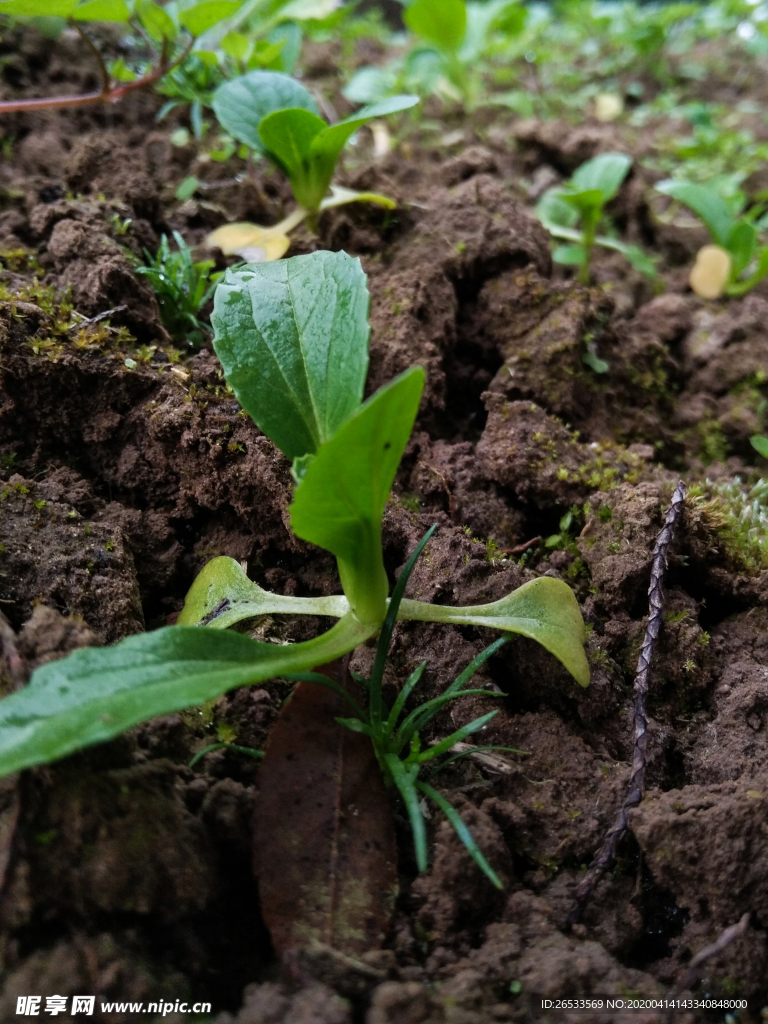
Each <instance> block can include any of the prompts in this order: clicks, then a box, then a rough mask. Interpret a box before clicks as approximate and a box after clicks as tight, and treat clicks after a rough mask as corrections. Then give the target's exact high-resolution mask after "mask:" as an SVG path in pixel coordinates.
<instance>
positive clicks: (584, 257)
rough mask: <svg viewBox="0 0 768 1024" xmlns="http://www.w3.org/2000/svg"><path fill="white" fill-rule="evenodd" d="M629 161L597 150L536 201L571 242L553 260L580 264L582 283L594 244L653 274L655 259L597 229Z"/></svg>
mask: <svg viewBox="0 0 768 1024" xmlns="http://www.w3.org/2000/svg"><path fill="white" fill-rule="evenodd" d="M631 166H632V158H631V157H629V156H627V155H626V153H601V154H600V156H596V157H594V159H592V160H587V162H586V163H584V164H582V165H581V167H578V168H577V169H576V171H575V173H574V175H573V177H572V178H571V180H570V181H567V182H566V183H565V184H564V185H558V186H557V187H555V188H550V189H548V190H547V191H546V192H545V193H544V195H543V196H542V197H541V199H540V200H539V202H538V204H537V206H536V215H537V217H538V218H539V220H540V221H541V223H542V224H543V225H544V227H545V228H546V229H547V231H549V233H550V234H551V235H552V236H553V237H555V238H560V239H563V240H565V241H567V242H569V243H570V244H568V245H561V246H558V247H557V248H556V249H555V251H554V253H553V254H552V258H553V259H554V261H555V263H562V264H565V265H566V266H576V267H578V268H579V274H578V279H579V281H580V282H581V283H582V284H588V283H589V263H590V260H591V257H592V250H593V248H594V247H595V246H596V245H599V246H602V247H603V248H605V249H613V250H615V251H616V252H620V253H621V254H622V255H623V256H625V257H626V259H627V260H628V261H629V263H630V264H631V265H632V266H633V267H634V268H635V270H637V271H639V272H640V273H641V274H645V276H646V277H655V275H656V269H655V267H654V265H653V262H652V261H651V259H650V258H649V257H648V256H646V254H645V253H644V252H643V251H642V249H640V248H638V246H636V245H627V244H626V243H624V242H619V241H618V240H617V239H615V238H610V237H608V236H607V235H598V233H597V231H598V228H599V227H600V225H601V223H602V222H603V220H604V209H605V206H606V204H607V203H609V202H610V201H611V199H613V198H614V197H615V196H616V195H617V193H618V191H619V188H620V187H621V184H622V182H623V181H624V179H625V178H626V176H627V174H628V173H629V169H630V167H631ZM593 368H594V367H593ZM597 372H600V371H597Z"/></svg>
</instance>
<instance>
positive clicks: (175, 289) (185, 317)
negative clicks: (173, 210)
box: [136, 231, 222, 346]
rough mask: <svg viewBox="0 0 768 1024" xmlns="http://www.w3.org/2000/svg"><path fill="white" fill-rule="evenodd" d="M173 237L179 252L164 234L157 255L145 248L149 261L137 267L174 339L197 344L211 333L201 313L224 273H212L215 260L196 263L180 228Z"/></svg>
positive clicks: (137, 271)
mask: <svg viewBox="0 0 768 1024" xmlns="http://www.w3.org/2000/svg"><path fill="white" fill-rule="evenodd" d="M173 239H174V241H175V242H176V246H177V251H176V252H174V251H173V250H172V249H171V247H170V245H169V243H168V239H167V237H166V236H165V235H163V236H162V238H161V240H160V248H159V249H158V250H157V255H156V256H154V257H153V256H151V255H150V254H149V253H148V252H147V251H146V250H144V255H145V257H146V259H147V264H146V265H145V266H139V267H136V273H137V274H143V275H144V276H145V277H146V278H147V279H148V281H149V282H150V284H151V285H152V288H153V290H154V293H155V295H156V296H157V303H158V305H159V307H160V316H161V318H162V321H163V325H164V327H165V328H166V329H167V330H168V333H169V334H170V335H171V337H172V338H173V340H174V341H185V342H186V343H187V344H189V345H192V346H197V345H199V344H200V343H201V342H202V341H203V338H204V335H205V334H207V333H208V332H207V331H206V328H205V326H204V325H203V324H202V323H201V322H200V320H199V319H198V313H199V312H200V310H201V309H202V308H203V306H204V305H205V304H206V302H208V300H209V299H210V298H211V296H212V295H213V293H214V291H215V290H216V285H217V284H218V281H219V278H220V277H221V276H222V274H221V272H219V273H216V274H212V273H211V271H212V270H213V268H214V266H215V265H216V264H215V262H214V261H213V260H203V261H202V262H198V263H196V262H195V261H194V259H193V257H192V251H191V249H190V248H189V246H188V245H187V243H186V242H185V241H184V239H183V238H182V237H181V235H180V234H179V232H178V231H174V232H173Z"/></svg>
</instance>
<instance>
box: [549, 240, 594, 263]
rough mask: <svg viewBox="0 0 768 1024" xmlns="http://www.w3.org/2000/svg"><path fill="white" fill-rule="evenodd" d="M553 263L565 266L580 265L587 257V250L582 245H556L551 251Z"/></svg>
mask: <svg viewBox="0 0 768 1024" xmlns="http://www.w3.org/2000/svg"><path fill="white" fill-rule="evenodd" d="M552 259H553V260H554V261H555V263H560V264H562V265H563V266H566V267H581V266H583V265H584V263H585V262H586V259H587V250H586V249H585V248H584V246H583V245H578V244H574V245H558V247H557V248H556V249H555V250H554V252H553V253H552Z"/></svg>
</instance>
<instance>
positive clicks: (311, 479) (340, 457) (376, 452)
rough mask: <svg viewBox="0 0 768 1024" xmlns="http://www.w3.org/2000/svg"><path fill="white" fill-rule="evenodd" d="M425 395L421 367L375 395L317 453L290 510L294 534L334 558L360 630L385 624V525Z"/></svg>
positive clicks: (411, 370) (298, 488) (408, 372)
mask: <svg viewBox="0 0 768 1024" xmlns="http://www.w3.org/2000/svg"><path fill="white" fill-rule="evenodd" d="M423 387H424V371H423V370H422V369H421V367H418V366H416V367H413V368H411V369H410V370H407V371H406V372H405V373H403V374H401V375H400V376H399V377H396V378H395V379H394V380H393V381H391V382H390V383H389V384H386V385H385V386H384V387H382V388H380V389H379V391H377V392H376V394H374V395H372V396H371V398H369V399H368V401H367V402H365V404H364V405H363V406H361V408H360V409H359V410H358V411H357V412H356V413H355V414H354V415H353V416H352V417H351V418H350V419H348V420H347V422H346V423H344V424H343V426H341V427H340V428H339V429H338V430H337V432H336V433H335V434H334V435H333V437H332V438H331V440H330V441H327V442H326V443H325V444H324V445H323V446H322V447H321V448H320V449H319V451H318V452H317V455H316V456H315V458H314V459H313V460H312V462H311V463H310V464H309V466H308V467H307V470H306V473H305V475H304V478H303V480H302V482H301V483H300V484H299V486H298V487H297V488H296V494H295V497H294V501H293V504H292V505H291V508H290V513H291V525H292V527H293V531H294V533H295V534H296V535H297V536H298V537H301V538H302V539H303V540H307V541H309V542H310V543H312V544H317V545H318V546H319V547H321V548H325V549H326V550H327V551H330V552H332V553H333V554H334V555H335V556H336V559H337V561H338V564H339V574H340V576H341V583H342V586H343V588H344V593H345V594H346V596H347V599H348V600H349V603H350V606H351V608H352V610H353V612H354V613H355V615H357V617H358V618H359V619H360V621H361V622H376V623H377V624H379V625H380V624H381V623H382V621H383V620H384V615H385V612H386V600H387V594H388V592H389V585H388V582H387V574H386V572H385V571H384V563H383V558H382V550H381V517H382V515H383V514H384V506H385V504H386V502H387V498H388V496H389V492H390V488H391V487H392V481H393V480H394V478H395V473H396V471H397V467H398V465H399V463H400V458H401V456H402V454H403V449H404V448H405V446H406V444H407V443H408V438H409V437H410V434H411V430H412V428H413V423H414V420H415V419H416V413H417V411H418V408H419V401H420V399H421V392H422V389H423Z"/></svg>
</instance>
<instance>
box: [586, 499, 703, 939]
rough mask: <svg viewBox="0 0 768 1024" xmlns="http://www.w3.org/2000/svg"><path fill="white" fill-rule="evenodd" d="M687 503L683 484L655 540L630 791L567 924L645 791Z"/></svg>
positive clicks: (613, 850)
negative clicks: (672, 554)
mask: <svg viewBox="0 0 768 1024" xmlns="http://www.w3.org/2000/svg"><path fill="white" fill-rule="evenodd" d="M684 501H685V484H684V483H683V481H682V480H681V481H680V483H679V484H678V485H677V487H676V488H675V493H674V494H673V495H672V504H671V505H670V506H669V511H668V512H667V518H666V519H665V520H664V526H663V527H662V528H661V532H660V533H659V535H658V537H657V538H656V546H655V547H654V549H653V561H652V563H651V585H650V587H649V588H648V610H649V614H648V625H647V627H646V630H645V636H644V637H643V646H642V647H641V648H640V657H639V658H638V660H637V672H636V673H635V708H634V715H633V719H632V720H633V724H634V729H635V746H634V751H633V755H632V774H631V775H630V777H629V787H628V789H627V795H626V797H625V798H624V803H623V804H622V805H621V810H620V811H619V813H618V815H617V817H616V821H615V822H614V823H613V826H612V828H611V829H610V830H609V832H608V834H607V835H606V837H605V839H604V840H603V845H602V846H601V847H600V850H599V851H598V853H597V855H596V856H595V859H594V860H593V861H592V863H591V864H590V866H589V870H588V871H587V873H586V875H585V876H584V878H582V880H581V882H579V884H578V886H577V887H576V906H575V907H574V908H573V910H572V911H571V913H570V914H569V915H568V920H567V924H568V926H569V927H570V926H571V925H574V924H576V923H577V922H578V921H580V920H581V916H582V914H583V913H584V908H585V907H586V905H587V903H589V901H590V899H591V898H592V893H593V892H594V891H595V887H596V886H597V883H598V882H599V881H600V879H601V878H602V876H603V873H604V872H605V870H606V868H608V866H609V865H610V864H611V863H612V862H613V859H614V857H615V856H616V850H617V849H618V847H619V843H620V842H621V840H622V839H623V837H624V833H625V832H626V831H627V829H628V827H629V812H630V810H631V809H632V808H633V807H637V805H638V804H639V803H640V801H641V800H642V799H643V793H644V791H645V769H646V767H647V750H648V716H647V714H646V710H645V704H646V700H647V698H648V678H649V675H650V671H651V661H652V659H653V650H654V647H655V646H656V639H657V637H658V635H659V632H660V630H661V626H662V622H663V621H664V617H663V609H664V592H663V590H662V583H663V582H664V573H665V571H666V568H667V550H668V549H669V545H670V542H671V540H672V537H673V536H674V533H675V526H676V524H677V520H678V519H679V517H680V513H681V511H682V509H683V502H684Z"/></svg>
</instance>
